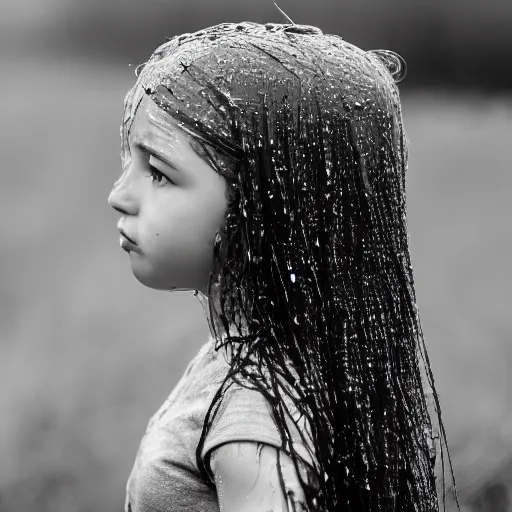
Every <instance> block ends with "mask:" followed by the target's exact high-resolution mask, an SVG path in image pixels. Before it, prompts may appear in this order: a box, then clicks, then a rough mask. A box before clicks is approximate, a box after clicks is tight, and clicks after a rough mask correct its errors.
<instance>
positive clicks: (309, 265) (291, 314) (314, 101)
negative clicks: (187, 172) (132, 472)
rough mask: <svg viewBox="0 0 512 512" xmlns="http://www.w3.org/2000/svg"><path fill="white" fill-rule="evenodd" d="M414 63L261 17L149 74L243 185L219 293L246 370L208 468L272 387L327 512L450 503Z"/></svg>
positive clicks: (148, 89)
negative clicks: (422, 288) (413, 181)
mask: <svg viewBox="0 0 512 512" xmlns="http://www.w3.org/2000/svg"><path fill="white" fill-rule="evenodd" d="M402 64H403V61H401V60H400V58H399V57H398V56H396V54H393V53H392V52H386V51H363V50H361V49H360V48H357V47H355V46H353V45H351V44H349V43H347V42H345V41H344V40H343V39H341V38H340V37H338V36H332V35H324V34H322V32H321V31H320V30H319V29H317V28H315V27H311V26H304V25H281V24H267V25H259V24H256V23H249V22H244V23H240V24H228V23H227V24H222V25H217V26H215V27H210V28H208V29H205V30H202V31H200V32H197V33H195V34H184V35H182V36H179V37H174V38H172V39H170V40H169V41H168V42H167V43H165V44H164V45H162V46H161V47H159V48H158V49H157V50H156V51H155V52H154V53H153V55H152V56H151V58H150V59H149V61H148V62H147V63H146V64H145V65H143V66H141V67H140V68H139V69H138V86H140V87H142V88H143V89H144V91H145V93H146V94H148V95H149V96H150V97H151V98H152V99H153V100H154V101H155V102H156V103H157V105H159V106H160V107H161V108H162V109H164V110H165V111H166V112H168V113H169V114H170V115H172V116H173V117H174V118H175V119H176V120H177V121H178V122H179V123H180V126H181V127H182V128H183V129H184V130H186V131H187V132H188V133H190V134H192V135H193V139H194V141H195V142H194V144H195V147H196V148H199V149H198V151H200V153H201V155H202V156H203V158H205V159H206V160H207V161H208V162H209V163H210V164H211V165H212V166H213V167H214V168H215V169H216V170H217V172H219V173H220V174H222V175H223V176H225V178H226V180H227V181H228V184H229V202H228V208H227V212H226V217H225V223H224V225H223V227H222V229H220V230H219V232H218V233H217V237H216V239H215V242H214V247H213V251H214V266H213V269H212V272H211V274H210V283H209V287H208V297H209V299H210V300H209V308H210V311H209V313H210V329H211V331H212V334H213V336H214V338H215V340H216V346H215V348H216V350H220V349H221V348H222V347H224V348H225V349H226V351H225V353H226V355H228V354H229V361H230V370H229V372H228V374H227V375H226V377H225V379H224V381H223V382H222V385H221V386H220V388H219V390H218V392H217V393H216V395H215V397H214V399H213V401H212V403H211V405H210V407H209V410H208V413H207V415H206V418H205V423H204V427H203V432H202V436H201V440H200V442H199V446H198V447H197V464H198V467H199V468H200V469H201V471H202V472H203V474H204V477H205V480H209V476H208V473H207V472H206V470H205V468H204V466H203V462H202V460H201V457H200V454H201V449H202V446H203V444H204V441H205V439H206V436H207V435H208V431H209V429H210V428H211V425H212V423H213V421H214V419H215V416H216V414H217V412H218V410H219V405H220V403H221V401H222V399H223V398H224V397H225V396H226V392H227V390H228V389H229V388H230V386H232V385H233V384H234V383H238V384H239V385H242V386H244V387H247V388H250V389H256V390H258V391H259V392H261V393H262V394H263V395H264V397H265V398H266V399H267V401H268V403H269V405H270V408H271V411H272V416H273V419H274V421H275V423H276V426H277V427H278V429H279V432H280V434H281V438H282V449H283V450H284V451H286V452H287V453H289V454H290V455H291V457H292V460H293V461H294V463H295V465H296V469H297V473H298V475H299V478H300V480H301V483H302V484H303V486H304V489H305V491H306V501H307V505H308V507H309V509H310V510H311V511H322V512H324V511H328V512H335V511H336V512H337V511H342V510H343V511H346V512H356V511H357V512H359V511H372V512H374V511H394V512H399V511H400V512H402V511H403V512H406V511H407V512H410V511H411V510H415V511H418V512H433V511H437V510H438V509H439V501H438V498H439V497H440V495H441V494H442V498H443V502H444V496H445V489H444V473H445V471H444V454H445V452H446V453H448V450H447V448H448V447H447V444H446V436H445V432H444V428H443V425H442V421H441V416H440V406H439V400H438V397H437V394H436V392H435V387H434V381H433V376H432V372H431V370H430V365H429V362H428V356H427V353H426V349H425V345H424V341H423V333H422V330H421V325H420V321H419V314H418V307H417V305H416V297H415V291H414V280H413V274H412V267H411V262H410V256H409V250H408V233H407V221H406V201H405V174H406V169H407V145H406V139H405V135H404V130H403V126H402V114H401V107H400V100H399V93H398V88H397V86H396V83H395V81H398V76H399V75H400V73H401V69H402ZM133 97H134V93H133V91H132V93H129V95H128V96H127V100H126V104H125V107H126V112H133V108H134V107H133V104H132V103H133ZM127 117H129V116H127ZM427 387H428V389H427ZM427 391H428V392H431V393H432V396H433V399H434V401H435V412H436V418H435V421H434V424H433V422H432V417H431V414H430V412H431V411H429V404H428V403H427V399H426V393H427ZM290 399H291V400H292V402H293V406H294V408H295V409H296V410H297V411H298V412H299V414H300V416H301V417H302V418H305V419H306V420H307V425H308V426H309V429H308V430H307V432H303V431H301V430H300V429H299V432H300V433H301V435H303V436H306V434H308V435H309V436H310V439H307V438H305V437H304V438H303V441H304V444H305V445H306V446H310V447H314V449H313V450H314V451H313V453H311V455H312V457H313V460H314V461H315V463H314V464H313V466H311V467H310V469H311V471H312V472H313V473H314V475H315V477H316V481H317V483H318V487H317V488H316V489H315V490H314V491H313V490H312V489H311V488H309V487H307V486H306V485H305V482H304V481H303V480H302V477H301V473H300V471H298V465H297V462H298V460H301V461H302V462H303V463H305V464H306V465H307V461H305V460H304V459H303V458H302V457H301V456H300V455H299V454H297V453H296V451H295V450H294V448H293V444H292V441H291V436H290V431H289V428H288V425H287V418H289V417H290V415H291V412H292V411H289V410H288V407H287V405H286V404H287V403H289V402H287V400H290ZM437 423H438V424H439V428H440V432H439V435H440V441H441V459H442V460H441V462H442V466H443V468H442V474H441V480H442V485H443V489H442V490H441V492H439V485H436V484H439V481H438V482H436V475H435V465H434V462H435V460H434V459H435V457H434V454H435V447H434V448H433V446H432V439H433V437H435V428H434V427H435V426H436V425H437ZM450 469H451V462H450ZM451 478H452V482H453V486H452V490H453V492H454V493H455V483H454V479H453V471H452V473H451ZM210 483H211V485H213V482H210ZM283 492H284V489H283ZM455 497H456V495H455Z"/></svg>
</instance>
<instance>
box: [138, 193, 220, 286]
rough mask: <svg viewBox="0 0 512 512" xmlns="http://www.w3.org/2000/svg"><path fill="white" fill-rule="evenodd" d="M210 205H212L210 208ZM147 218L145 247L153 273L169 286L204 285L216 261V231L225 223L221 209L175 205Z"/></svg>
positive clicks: (205, 204)
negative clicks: (214, 249) (214, 259)
mask: <svg viewBox="0 0 512 512" xmlns="http://www.w3.org/2000/svg"><path fill="white" fill-rule="evenodd" d="M209 206H210V207H209ZM159 212H160V213H159V214H158V215H156V214H155V215H152V216H151V217H150V218H148V220H147V223H146V226H145V234H144V249H145V253H146V254H147V257H148V258H149V260H150V261H151V267H152V269H153V272H155V274H157V275H158V276H159V278H160V279H161V280H164V281H165V282H166V285H167V286H170V281H172V284H174V285H176V286H179V287H189V288H194V287H198V286H204V285H205V280H207V279H208V275H209V272H210V270H211V266H212V263H213V241H214V237H215V232H216V230H217V229H219V227H220V226H221V225H222V223H223V219H224V211H223V210H222V208H213V207H211V205H208V204H207V203H206V202H205V203H203V207H202V208H200V207H198V208H191V207H190V204H188V205H186V204H182V205H178V204H175V205H174V207H173V208H172V209H167V210H164V211H162V209H160V210H159Z"/></svg>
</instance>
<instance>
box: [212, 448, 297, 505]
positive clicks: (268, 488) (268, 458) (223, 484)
mask: <svg viewBox="0 0 512 512" xmlns="http://www.w3.org/2000/svg"><path fill="white" fill-rule="evenodd" d="M278 452H280V466H281V474H282V477H283V480H284V487H285V489H286V495H284V494H283V491H282V489H281V485H280V478H279V472H278ZM301 455H302V453H301ZM210 464H211V468H212V471H213V474H214V476H215V485H216V487H217V496H218V499H219V506H220V510H222V511H223V512H268V511H272V512H305V511H306V510H307V508H306V501H305V499H304V492H303V490H302V487H301V485H300V481H299V478H298V476H297V472H296V470H295V466H294V465H293V461H292V459H291V457H290V456H288V455H287V454H285V453H284V452H283V451H281V450H279V449H278V448H275V447H274V446H270V445H267V444H262V443H255V442H253V441H247V442H232V443H227V444H224V445H221V446H220V447H219V448H216V449H215V450H213V452H212V455H211V459H210ZM301 474H302V470H301ZM303 478H304V477H303Z"/></svg>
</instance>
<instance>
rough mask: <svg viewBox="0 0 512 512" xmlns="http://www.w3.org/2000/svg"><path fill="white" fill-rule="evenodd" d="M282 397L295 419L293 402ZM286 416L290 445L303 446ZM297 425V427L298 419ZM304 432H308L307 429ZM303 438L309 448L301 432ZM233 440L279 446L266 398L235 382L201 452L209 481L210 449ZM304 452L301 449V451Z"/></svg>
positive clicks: (308, 439) (306, 434)
mask: <svg viewBox="0 0 512 512" xmlns="http://www.w3.org/2000/svg"><path fill="white" fill-rule="evenodd" d="M283 400H284V401H285V404H286V406H287V407H288V409H289V411H290V414H291V415H292V416H293V417H294V419H295V421H297V419H296V418H297V416H296V414H297V410H296V409H295V408H294V407H293V402H292V401H291V400H289V399H288V398H287V397H286V398H283ZM286 419H287V426H288V429H289V430H290V434H291V438H292V441H293V443H294V448H295V445H296V444H300V445H302V446H304V443H303V442H302V439H301V436H300V434H299V432H298V430H297V428H296V426H295V425H294V423H293V421H292V420H291V419H290V418H286ZM299 426H301V423H300V421H299ZM306 431H307V432H309V430H308V429H306ZM305 437H306V441H308V444H309V446H310V447H311V442H310V441H311V439H310V438H309V437H308V433H305ZM236 441H239V442H240V441H253V442H257V443H264V444H269V445H271V446H274V447H276V448H281V444H282V443H281V436H280V434H279V430H278V428H277V426H276V424H275V422H274V419H273V417H272V410H271V406H270V404H269V403H268V401H267V400H266V398H265V397H264V396H263V395H262V394H261V393H260V392H259V391H257V390H252V389H246V388H244V387H242V386H239V385H233V386H232V387H231V388H229V389H228V391H227V392H226V394H225V395H224V397H223V399H222V401H221V404H220V406H219V410H218V412H217V415H216V417H215V419H214V421H213V423H212V425H211V428H210V430H209V432H208V435H207V436H206V440H205V443H204V446H203V449H202V451H201V457H202V459H203V462H204V464H205V467H206V468H207V471H208V473H209V475H210V477H211V478H212V481H213V475H212V471H211V467H210V455H211V452H212V451H213V450H214V449H215V448H217V447H219V446H220V445H222V444H225V443H231V442H236ZM304 451H305V450H301V452H302V453H303V452H304Z"/></svg>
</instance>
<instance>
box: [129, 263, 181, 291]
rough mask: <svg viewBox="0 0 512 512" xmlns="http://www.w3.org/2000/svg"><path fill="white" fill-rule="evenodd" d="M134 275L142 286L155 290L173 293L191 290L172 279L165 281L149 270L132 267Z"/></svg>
mask: <svg viewBox="0 0 512 512" xmlns="http://www.w3.org/2000/svg"><path fill="white" fill-rule="evenodd" d="M132 271H133V275H134V277H135V279H137V281H139V283H140V284H142V285H144V286H146V287H148V288H152V289H153V290H161V291H173V290H190V288H188V287H183V286H180V285H178V284H176V283H175V282H172V281H171V280H170V279H163V278H162V276H161V275H158V274H156V273H155V272H150V271H148V269H142V268H140V267H135V266H133V267H132Z"/></svg>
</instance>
